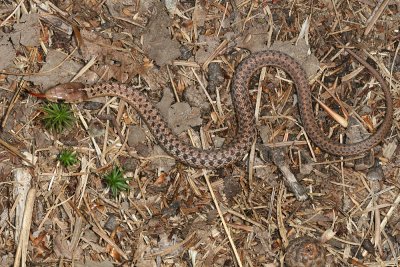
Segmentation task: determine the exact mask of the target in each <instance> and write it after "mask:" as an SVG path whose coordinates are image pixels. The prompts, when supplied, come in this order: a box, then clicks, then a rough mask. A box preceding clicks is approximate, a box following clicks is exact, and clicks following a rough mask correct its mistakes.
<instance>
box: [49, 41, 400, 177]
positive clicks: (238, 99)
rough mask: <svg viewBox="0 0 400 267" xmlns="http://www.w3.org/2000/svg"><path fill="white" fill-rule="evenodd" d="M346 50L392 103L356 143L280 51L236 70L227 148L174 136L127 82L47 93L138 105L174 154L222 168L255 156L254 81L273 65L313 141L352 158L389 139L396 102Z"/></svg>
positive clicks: (69, 86) (162, 143)
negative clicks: (327, 118)
mask: <svg viewBox="0 0 400 267" xmlns="http://www.w3.org/2000/svg"><path fill="white" fill-rule="evenodd" d="M346 50H347V51H348V52H349V53H350V54H351V55H352V56H353V57H355V58H356V60H358V61H359V62H360V63H361V64H362V65H364V66H365V67H366V68H367V69H368V71H369V72H370V73H371V74H372V75H373V76H374V77H375V78H376V80H377V81H378V82H379V83H380V84H381V90H382V92H383V95H384V99H385V103H386V111H385V115H384V118H383V120H382V123H381V124H380V125H379V127H378V129H377V130H376V131H375V132H374V133H372V134H371V135H370V136H369V137H368V138H367V139H364V140H362V141H360V142H356V143H348V144H347V143H339V142H334V141H332V140H331V139H330V138H328V137H327V136H326V135H325V134H324V132H323V131H322V129H320V127H319V126H318V124H317V119H316V117H315V115H314V112H313V106H312V94H311V91H310V88H309V85H308V80H307V78H306V77H307V76H306V73H305V71H304V69H303V67H302V66H301V65H300V64H299V63H298V62H297V61H296V60H295V59H294V58H292V57H291V56H289V55H287V54H286V53H283V52H280V51H275V50H265V51H261V52H256V53H252V54H251V55H249V56H247V57H246V58H244V59H243V60H242V61H241V62H240V63H239V64H238V66H237V67H236V69H235V72H234V74H233V78H232V86H231V95H232V103H233V107H234V111H235V115H236V120H237V130H236V135H235V136H234V139H233V140H232V142H230V143H228V144H225V145H224V146H222V147H221V148H213V149H204V150H203V149H199V148H196V147H194V146H192V145H189V144H187V143H185V142H184V141H182V140H181V138H179V137H177V136H176V135H175V134H174V133H173V131H172V130H171V128H170V127H169V126H168V124H167V123H166V121H165V120H164V119H163V116H162V115H161V114H160V111H159V110H158V109H157V108H156V107H155V106H154V105H153V104H152V102H151V101H150V100H149V99H148V98H147V96H146V95H145V94H144V93H143V92H141V91H139V90H137V89H133V88H131V87H129V86H128V85H125V84H120V83H117V82H110V83H98V84H93V85H85V84H82V83H78V82H70V83H64V84H60V85H57V86H55V87H52V88H50V89H49V90H47V91H46V92H45V98H47V99H48V100H50V101H59V100H64V101H65V102H69V103H77V102H82V101H87V100H89V99H92V98H97V97H104V96H115V97H119V98H121V99H123V100H124V101H126V102H127V103H128V104H130V105H132V106H133V107H134V109H135V110H136V111H137V112H138V113H139V115H140V116H141V118H142V119H143V120H144V121H145V123H146V124H147V126H148V127H149V129H150V131H151V133H152V134H153V136H154V137H155V140H156V141H157V142H158V144H159V145H160V146H162V147H163V149H164V150H165V151H166V152H167V153H168V154H169V155H171V156H172V157H174V158H176V159H177V160H178V161H181V162H182V163H184V164H186V165H190V166H192V167H195V168H207V169H219V168H223V167H225V166H227V165H229V164H232V163H235V162H236V161H239V160H240V159H243V158H244V156H245V155H246V154H247V153H248V152H249V150H250V148H251V146H252V143H253V141H254V140H255V138H256V134H257V132H256V127H255V125H256V123H255V116H254V109H253V108H252V103H251V100H250V96H249V86H250V81H251V78H252V76H254V75H255V73H256V72H257V71H258V70H260V69H261V68H262V67H266V66H272V67H276V68H280V69H282V70H284V71H285V72H286V73H287V74H288V75H289V76H290V78H291V79H292V81H293V83H294V85H295V87H296V91H297V98H298V108H299V114H300V119H301V122H302V125H303V128H304V130H305V132H306V134H307V136H308V137H309V138H310V139H311V141H312V142H313V143H314V144H315V145H316V146H318V147H319V148H321V149H322V150H324V151H326V152H327V153H329V154H333V155H336V156H351V155H356V154H360V153H363V152H366V151H368V150H370V149H371V148H373V147H374V146H376V145H378V144H379V143H380V142H381V141H382V140H383V139H384V138H385V136H386V134H387V133H388V131H389V130H390V128H391V125H392V117H393V103H392V98H391V94H390V90H389V88H388V86H387V84H386V82H385V80H384V79H383V78H382V76H381V75H380V74H379V73H378V72H377V71H376V70H375V69H374V68H373V67H372V66H371V65H369V64H368V63H367V62H366V61H365V60H364V59H363V58H362V57H361V56H359V55H357V54H356V53H355V52H353V51H351V50H349V49H346Z"/></svg>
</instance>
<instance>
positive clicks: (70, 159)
mask: <svg viewBox="0 0 400 267" xmlns="http://www.w3.org/2000/svg"><path fill="white" fill-rule="evenodd" d="M57 159H58V161H59V162H60V163H61V164H62V165H63V166H64V167H69V166H72V165H74V164H76V163H77V162H78V159H77V157H76V152H75V151H72V150H69V149H64V150H62V151H61V152H60V154H58V157H57Z"/></svg>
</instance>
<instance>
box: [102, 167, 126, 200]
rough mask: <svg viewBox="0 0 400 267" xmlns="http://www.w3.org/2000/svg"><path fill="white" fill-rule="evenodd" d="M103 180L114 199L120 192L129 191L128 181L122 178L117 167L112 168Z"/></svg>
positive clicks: (122, 174)
mask: <svg viewBox="0 0 400 267" xmlns="http://www.w3.org/2000/svg"><path fill="white" fill-rule="evenodd" d="M103 178H104V180H105V182H106V184H107V186H108V187H109V188H110V189H111V193H112V195H113V196H114V197H116V196H117V195H118V194H119V192H120V191H127V190H129V185H128V180H129V179H128V178H124V173H123V172H122V170H121V169H120V168H119V167H118V166H116V167H114V168H113V169H112V171H111V172H109V173H108V174H106V175H105V176H104V177H103Z"/></svg>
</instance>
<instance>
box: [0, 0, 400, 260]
mask: <svg viewBox="0 0 400 267" xmlns="http://www.w3.org/2000/svg"><path fill="white" fill-rule="evenodd" d="M344 48H346V49H349V50H351V51H353V52H355V53H357V54H358V55H359V56H360V57H361V58H362V59H365V60H366V62H364V63H362V62H360V61H359V60H357V59H356V58H354V56H352V55H351V54H350V53H349V52H348V50H346V49H344ZM268 49H272V50H278V51H281V52H284V53H286V54H288V55H290V56H291V57H293V58H294V59H295V60H296V61H297V62H299V63H300V64H301V66H302V67H303V68H304V70H305V72H306V75H307V78H308V81H309V89H310V90H311V93H312V98H313V107H314V108H313V109H314V114H315V116H316V120H317V124H318V126H319V127H320V129H321V130H322V131H323V132H324V133H325V135H326V138H330V139H331V140H332V142H335V143H339V142H345V143H349V142H350V143H351V142H357V141H359V140H364V139H365V138H367V137H368V136H369V135H371V134H373V133H374V132H376V131H377V129H378V128H379V125H380V123H381V122H382V121H383V120H384V117H385V114H386V113H385V112H386V110H387V109H388V108H390V107H391V105H393V109H394V115H393V120H392V126H391V129H390V130H389V132H388V133H387V134H386V135H385V138H384V140H383V141H382V142H381V143H380V144H379V145H378V146H376V147H374V148H373V149H372V150H371V151H370V152H369V153H365V154H357V155H353V156H348V157H339V156H334V155H330V154H329V153H326V152H324V150H322V149H320V148H319V147H318V146H316V145H315V144H314V143H313V142H312V140H310V138H308V135H309V133H306V132H305V130H304V128H303V127H302V126H303V124H302V120H301V117H300V114H299V109H298V100H299V97H298V95H297V94H296V86H295V84H294V83H293V82H292V80H291V78H290V76H289V75H288V74H287V73H285V71H284V70H283V69H277V68H275V67H267V68H264V69H263V70H261V71H258V72H256V73H255V74H254V76H253V78H252V79H251V80H250V82H249V84H248V87H249V93H250V99H251V101H252V106H253V107H254V114H255V117H256V121H255V124H256V127H257V130H258V135H257V139H256V142H255V144H254V145H253V146H252V148H249V151H248V154H247V155H246V156H244V157H243V158H241V159H240V160H239V161H237V162H235V163H234V164H230V165H228V166H225V167H224V168H220V169H217V170H209V169H198V168H193V167H190V166H187V165H186V164H183V163H181V162H180V161H178V160H176V159H174V158H173V157H171V156H170V155H169V154H168V153H167V152H168V151H166V150H165V149H163V147H161V146H159V145H158V144H157V140H155V138H154V136H153V135H152V134H151V132H150V130H151V129H149V127H148V126H146V122H145V121H144V120H143V119H142V118H141V116H140V114H139V113H138V112H137V111H136V109H135V108H137V107H133V106H132V105H129V104H128V103H127V102H126V101H124V100H122V99H120V98H119V97H110V96H106V97H100V98H95V99H91V101H87V102H82V103H73V104H68V105H70V107H71V109H72V111H73V115H74V118H75V119H74V121H73V124H72V126H71V127H67V128H65V129H63V130H62V131H61V132H55V131H52V130H49V129H48V128H46V127H45V125H44V122H43V117H44V111H43V107H44V106H45V105H47V101H46V99H43V98H40V96H43V92H45V91H46V90H47V89H49V88H51V87H53V86H55V85H58V84H64V83H68V82H71V81H75V82H80V83H83V84H85V85H92V84H98V83H100V82H106V83H108V82H110V83H111V82H112V83H118V84H126V85H127V86H129V87H130V90H140V91H141V92H143V93H144V94H146V95H147V97H148V98H149V99H150V100H151V102H152V103H154V105H155V106H156V107H157V108H158V109H159V110H160V112H161V114H162V116H163V117H164V119H165V120H166V121H167V123H168V125H169V127H170V128H171V129H172V131H173V132H174V133H175V134H176V135H177V136H178V138H179V139H180V140H183V141H184V142H186V143H190V144H192V145H193V146H196V147H200V148H204V149H209V148H213V147H214V148H215V147H216V148H218V147H223V146H224V144H230V143H235V140H236V133H237V132H240V129H238V128H240V127H238V125H237V121H236V117H235V110H234V108H233V105H232V102H233V101H234V99H232V97H231V85H232V83H233V79H232V78H233V75H234V73H235V69H236V67H237V66H238V64H239V63H240V62H241V61H242V60H243V59H244V58H246V57H247V56H248V55H250V54H253V53H256V52H259V51H263V50H268ZM399 50H400V2H399V1H398V0H354V1H346V0H311V1H304V0H290V1H281V0H269V1H249V0H242V1H235V0H232V1H223V0H221V1H211V0H210V1H207V0H198V1H195V0H180V1H178V0H165V1H159V0H150V1H140V0H136V1H126V0H104V1H103V0H101V1H100V0H83V1H77V0H50V1H40V0H30V1H24V0H21V1H20V0H14V1H11V0H3V1H0V70H1V71H0V89H1V90H0V105H1V106H0V107H1V115H2V120H1V123H2V125H1V132H0V144H1V147H0V266H100V267H108V266H144V267H147V266H254V267H256V266H399V260H400V208H399V203H400V153H399V152H400V146H399V141H400V138H399V132H400V123H399V118H400V56H399ZM368 66H372V68H373V69H375V70H377V74H376V75H378V74H379V75H380V76H382V77H383V80H381V81H384V84H387V85H388V86H389V89H390V92H391V95H392V99H393V103H392V104H387V102H385V98H384V95H383V90H382V84H381V83H380V82H379V77H378V78H377V76H376V75H374V74H373V73H371V71H369V70H368ZM388 105H389V106H388ZM236 112H238V113H239V115H238V116H241V115H240V112H241V111H240V110H238V111H236ZM345 124H349V126H348V127H347V129H346V128H345V127H343V125H345ZM353 126H355V127H353ZM354 129H355V130H354ZM65 149H69V150H71V151H75V152H76V156H77V159H78V161H77V163H75V164H73V165H72V166H69V167H64V166H63V165H62V164H60V162H59V160H58V155H59V153H60V152H61V151H63V150H65ZM116 166H118V167H119V168H120V169H121V170H122V171H123V175H124V177H126V178H128V179H127V182H128V186H129V190H127V191H121V192H119V193H118V194H117V195H116V196H114V195H113V194H112V193H111V191H110V188H109V184H107V182H106V181H105V179H104V177H105V176H106V175H107V174H108V173H110V171H111V170H112V169H113V168H115V167H116Z"/></svg>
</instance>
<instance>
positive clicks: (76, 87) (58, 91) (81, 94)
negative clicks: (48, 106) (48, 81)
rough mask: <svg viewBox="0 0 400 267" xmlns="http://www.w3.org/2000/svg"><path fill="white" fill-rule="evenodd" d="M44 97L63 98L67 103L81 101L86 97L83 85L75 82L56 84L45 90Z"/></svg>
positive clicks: (52, 99)
mask: <svg viewBox="0 0 400 267" xmlns="http://www.w3.org/2000/svg"><path fill="white" fill-rule="evenodd" d="M45 97H46V99H47V100H49V101H53V102H57V101H58V100H64V101H65V102H69V103H75V102H81V101H84V100H86V99H87V98H88V96H87V93H86V90H85V85H84V84H82V83H77V82H71V83H63V84H59V85H56V86H54V87H52V88H50V89H49V90H47V91H46V92H45Z"/></svg>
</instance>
